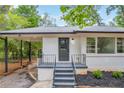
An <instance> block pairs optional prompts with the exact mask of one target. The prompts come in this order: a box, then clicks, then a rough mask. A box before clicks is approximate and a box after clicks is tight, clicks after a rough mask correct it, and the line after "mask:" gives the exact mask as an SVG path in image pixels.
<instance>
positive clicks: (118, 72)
mask: <svg viewBox="0 0 124 93" xmlns="http://www.w3.org/2000/svg"><path fill="white" fill-rule="evenodd" d="M112 77H114V78H122V77H123V73H122V72H121V71H114V72H112Z"/></svg>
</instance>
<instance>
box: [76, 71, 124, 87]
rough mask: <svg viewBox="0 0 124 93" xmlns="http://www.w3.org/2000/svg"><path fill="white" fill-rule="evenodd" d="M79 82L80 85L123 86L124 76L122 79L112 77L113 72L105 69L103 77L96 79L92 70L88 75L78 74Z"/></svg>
mask: <svg viewBox="0 0 124 93" xmlns="http://www.w3.org/2000/svg"><path fill="white" fill-rule="evenodd" d="M77 83H78V86H79V87H84V86H88V87H89V86H90V87H111V88H123V87H124V77H123V78H121V79H115V78H113V77H112V72H105V71H103V78H101V79H96V78H94V77H93V75H92V72H89V71H88V72H87V75H77Z"/></svg>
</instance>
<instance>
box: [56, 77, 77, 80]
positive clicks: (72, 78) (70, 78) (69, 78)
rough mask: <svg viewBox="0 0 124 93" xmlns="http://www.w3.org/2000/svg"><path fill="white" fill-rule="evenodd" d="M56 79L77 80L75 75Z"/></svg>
mask: <svg viewBox="0 0 124 93" xmlns="http://www.w3.org/2000/svg"><path fill="white" fill-rule="evenodd" d="M54 80H75V78H74V76H73V77H55V78H54Z"/></svg>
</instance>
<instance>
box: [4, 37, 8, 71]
mask: <svg viewBox="0 0 124 93" xmlns="http://www.w3.org/2000/svg"><path fill="white" fill-rule="evenodd" d="M4 43H5V44H4V45H5V46H4V51H5V57H4V61H5V73H6V72H8V38H7V37H6V38H5V40H4Z"/></svg>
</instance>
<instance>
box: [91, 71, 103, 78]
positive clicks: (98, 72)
mask: <svg viewBox="0 0 124 93" xmlns="http://www.w3.org/2000/svg"><path fill="white" fill-rule="evenodd" d="M92 74H93V76H94V77H95V78H96V79H101V78H102V77H103V73H102V71H100V70H96V71H93V72H92Z"/></svg>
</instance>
